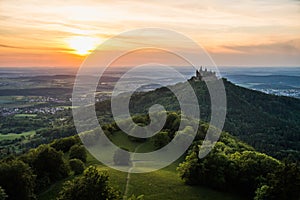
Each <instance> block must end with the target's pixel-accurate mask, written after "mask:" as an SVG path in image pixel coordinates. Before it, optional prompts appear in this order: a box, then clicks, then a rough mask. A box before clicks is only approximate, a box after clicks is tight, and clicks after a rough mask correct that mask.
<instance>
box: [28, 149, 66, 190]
mask: <svg viewBox="0 0 300 200" xmlns="http://www.w3.org/2000/svg"><path fill="white" fill-rule="evenodd" d="M23 159H24V160H25V162H27V163H28V164H29V165H30V166H31V167H32V169H33V171H34V173H35V174H36V175H37V190H41V189H43V188H44V187H45V186H47V185H49V184H50V183H53V182H55V181H57V180H60V179H62V178H65V177H67V176H68V173H69V168H68V165H67V163H66V162H65V160H64V158H63V153H62V152H58V151H56V150H55V149H54V148H53V147H50V146H49V145H41V146H39V147H38V148H37V149H32V150H31V151H30V152H29V153H28V154H27V155H26V156H25V157H24V158H23Z"/></svg>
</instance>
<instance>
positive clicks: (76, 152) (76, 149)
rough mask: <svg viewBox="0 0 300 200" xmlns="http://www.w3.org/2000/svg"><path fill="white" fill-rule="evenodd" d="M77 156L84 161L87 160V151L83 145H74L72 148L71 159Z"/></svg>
mask: <svg viewBox="0 0 300 200" xmlns="http://www.w3.org/2000/svg"><path fill="white" fill-rule="evenodd" d="M73 158H77V159H79V160H81V161H82V162H84V163H85V162H86V158H87V153H86V150H85V148H84V146H83V145H74V146H72V147H71V149H70V159H73Z"/></svg>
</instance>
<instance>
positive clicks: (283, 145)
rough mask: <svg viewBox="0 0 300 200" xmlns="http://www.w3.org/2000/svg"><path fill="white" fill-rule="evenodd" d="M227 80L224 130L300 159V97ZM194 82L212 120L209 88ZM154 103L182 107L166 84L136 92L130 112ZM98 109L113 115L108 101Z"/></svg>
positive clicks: (203, 112) (272, 152) (264, 148)
mask: <svg viewBox="0 0 300 200" xmlns="http://www.w3.org/2000/svg"><path fill="white" fill-rule="evenodd" d="M223 81H224V85H225V88H226V93H227V104H228V106H227V117H226V122H225V126H224V130H225V131H228V132H230V133H232V134H233V135H235V136H237V137H238V138H240V139H241V140H243V141H245V142H246V143H248V144H250V145H252V146H253V147H255V148H256V149H257V150H258V151H261V152H264V153H267V154H269V155H271V156H274V157H276V158H279V159H283V158H287V157H289V158H290V159H292V160H300V100H299V99H295V98H290V97H282V96H275V95H268V94H265V93H262V92H259V91H253V90H250V89H246V88H243V87H239V86H236V85H234V84H232V83H231V82H229V81H227V80H226V79H223ZM190 83H191V85H192V87H193V88H194V90H195V92H196V95H197V97H198V100H199V102H200V104H199V105H200V110H201V119H202V120H204V121H209V118H210V97H209V93H208V89H207V87H206V85H205V83H204V82H202V81H190ZM183 84H186V83H178V84H176V85H174V86H171V87H174V88H177V89H180V88H181V87H182V86H183ZM182 92H184V91H182ZM154 104H161V105H163V106H164V107H165V108H166V109H167V110H169V111H178V110H180V107H179V104H178V101H177V99H176V97H175V96H174V94H173V93H172V92H171V91H170V90H169V89H168V88H165V87H162V88H159V89H156V90H154V91H150V92H138V93H135V95H133V96H132V98H131V103H130V111H131V113H132V114H138V113H147V112H148V108H149V107H151V106H152V105H154ZM96 108H97V111H98V114H101V116H102V117H101V119H104V118H107V116H111V113H110V103H109V102H108V101H106V102H102V103H98V104H97V106H96ZM103 114H105V115H106V117H103ZM101 119H100V120H101ZM106 120H107V119H106Z"/></svg>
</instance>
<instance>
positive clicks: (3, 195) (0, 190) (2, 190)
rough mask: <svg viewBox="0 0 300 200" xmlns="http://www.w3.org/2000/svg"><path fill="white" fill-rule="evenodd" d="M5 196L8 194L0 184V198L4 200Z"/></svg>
mask: <svg viewBox="0 0 300 200" xmlns="http://www.w3.org/2000/svg"><path fill="white" fill-rule="evenodd" d="M7 197H8V196H7V194H6V193H5V191H4V189H3V188H2V187H1V186H0V200H5V199H6V198H7Z"/></svg>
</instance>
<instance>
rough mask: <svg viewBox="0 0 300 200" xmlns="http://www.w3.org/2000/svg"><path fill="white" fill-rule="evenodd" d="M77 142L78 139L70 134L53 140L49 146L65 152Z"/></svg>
mask: <svg viewBox="0 0 300 200" xmlns="http://www.w3.org/2000/svg"><path fill="white" fill-rule="evenodd" d="M78 142H79V141H78V139H76V138H75V137H74V136H72V137H68V138H62V139H56V140H54V142H52V143H51V144H50V146H51V147H53V148H54V149H56V150H57V151H62V152H64V153H66V152H68V151H69V150H70V148H71V147H72V146H73V145H75V144H76V143H78Z"/></svg>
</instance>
